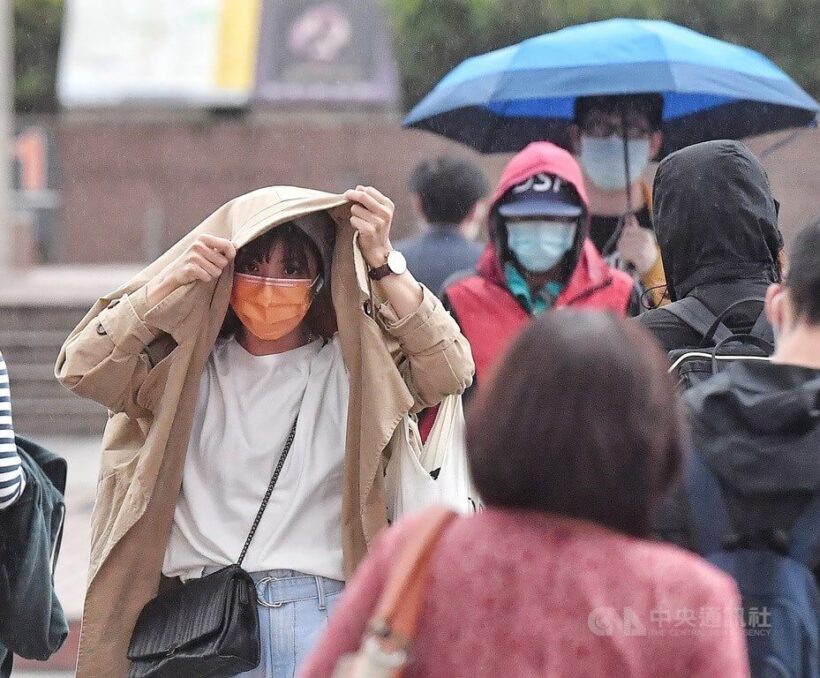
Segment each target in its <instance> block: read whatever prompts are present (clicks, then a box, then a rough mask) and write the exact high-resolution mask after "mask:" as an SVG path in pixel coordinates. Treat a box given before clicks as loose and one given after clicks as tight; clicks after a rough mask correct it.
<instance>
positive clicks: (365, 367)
mask: <svg viewBox="0 0 820 678" xmlns="http://www.w3.org/2000/svg"><path fill="white" fill-rule="evenodd" d="M392 216H393V204H392V202H391V201H390V200H389V199H388V198H386V197H385V196H383V195H382V194H381V193H379V192H378V191H377V190H376V189H373V188H370V187H364V186H359V187H357V188H356V189H354V190H350V191H347V192H346V193H345V194H344V195H343V196H341V195H332V194H328V193H323V192H319V191H313V190H308V189H301V188H294V187H271V188H264V189H260V190H258V191H254V192H252V193H249V194H246V195H243V196H240V197H239V198H236V199H234V200H232V201H231V202H229V203H227V204H226V205H224V206H223V207H221V208H220V209H219V210H217V211H216V212H215V213H214V214H212V215H211V216H210V217H208V219H206V220H205V221H204V222H203V223H202V224H200V225H199V226H198V227H197V228H196V229H194V230H193V231H192V232H191V233H190V234H189V235H188V236H186V237H185V238H183V239H182V240H181V241H180V242H179V243H177V245H175V246H174V247H173V248H171V249H170V250H169V251H168V252H167V253H166V254H165V255H163V256H162V257H160V259H158V260H157V261H156V262H154V263H153V264H151V265H150V266H148V267H147V268H146V269H145V270H144V271H142V272H141V273H140V274H139V275H137V276H136V277H135V278H134V279H133V280H131V281H130V282H128V283H127V284H126V285H124V286H123V287H121V288H120V289H119V290H117V291H115V292H114V293H112V294H110V295H108V296H107V297H104V298H102V299H100V300H99V301H98V302H97V303H96V305H95V306H94V308H92V309H91V311H90V312H89V313H88V315H87V316H86V317H85V318H84V319H83V321H82V322H81V323H80V325H79V326H78V327H77V328H76V329H75V330H74V331H73V332H72V334H71V335H70V336H69V338H68V340H67V341H66V343H65V345H64V346H63V349H62V351H61V353H60V356H59V358H58V362H57V366H56V374H57V377H58V379H59V380H60V381H61V382H62V383H63V384H64V385H66V386H67V387H68V388H69V389H71V390H72V391H74V392H75V393H77V394H78V395H81V396H84V397H87V398H91V399H93V400H96V401H97V402H100V403H102V404H103V405H105V406H106V407H107V408H109V410H110V418H109V421H108V424H107V426H106V430H105V436H104V440H103V454H102V463H101V471H100V479H99V484H98V491H97V501H96V504H95V507H94V515H93V519H92V529H93V532H92V547H91V563H90V572H89V584H88V591H87V595H86V602H85V610H84V613H83V626H82V633H81V639H80V650H79V658H78V668H77V675H78V676H81V677H85V676H88V677H92V676H93V677H94V678H100V677H102V676H124V675H126V673H127V671H128V660H127V658H126V652H127V649H128V644H129V640H130V638H131V635H132V632H133V629H134V626H135V624H136V620H137V617H138V615H139V614H140V611H141V610H142V609H143V607H144V606H145V604H146V603H147V602H148V601H149V600H151V599H152V598H153V597H155V596H156V595H157V593H158V591H159V590H160V585H161V583H163V584H164V583H166V581H167V580H166V579H165V578H166V577H167V578H170V579H173V578H180V579H181V580H183V581H190V580H192V579H195V578H197V577H201V576H205V575H207V574H209V573H211V572H214V571H215V570H218V569H219V568H221V567H224V566H225V565H228V564H230V563H235V562H236V561H237V558H238V556H239V553H240V551H241V550H242V548H243V544H244V542H245V538H246V536H247V534H248V531H249V530H250V528H251V524H252V523H253V521H254V517H255V515H256V513H257V510H258V509H259V506H260V502H262V499H263V495H265V492H266V490H267V489H268V484H269V481H270V480H271V474H272V473H273V471H274V467H275V466H276V465H277V461H279V459H280V454H281V452H282V450H283V447H284V446H285V442H286V440H287V439H289V438H290V439H292V446H291V449H290V452H289V454H288V455H287V457H286V459H285V462H284V465H283V466H282V467H281V476H280V477H279V479H278V482H277V484H276V485H275V487H274V490H273V492H272V493H271V494H270V501H269V503H268V505H267V508H266V510H265V512H264V514H263V515H262V518H261V520H260V521H259V525H258V529H257V530H256V533H255V535H254V537H253V541H252V542H251V544H250V547H249V548H248V551H247V556H246V558H245V560H244V562H243V565H242V566H243V568H244V569H245V570H246V571H248V572H249V573H251V576H252V577H253V579H254V581H255V582H256V584H257V592H258V596H259V602H260V604H259V606H258V611H259V620H260V631H261V641H262V652H261V655H262V660H261V663H260V665H259V667H258V668H257V669H255V670H253V671H250V672H248V673H246V674H242V675H247V676H291V675H293V674H294V672H295V670H296V668H297V667H298V665H299V663H300V661H301V659H302V658H303V657H304V656H305V655H306V653H307V652H308V651H309V650H310V647H311V645H312V643H313V641H314V640H315V639H316V638H317V637H318V634H319V632H320V631H321V630H322V628H323V627H324V625H325V624H326V620H327V614H328V612H329V610H331V609H332V607H333V604H334V602H335V599H336V598H337V597H338V595H339V593H340V592H341V589H342V586H343V581H344V579H345V578H346V577H347V576H348V575H349V574H350V573H351V572H352V571H353V569H354V568H355V566H356V565H357V563H358V562H359V561H360V560H361V558H362V557H363V556H364V554H365V552H366V550H367V548H368V546H369V544H370V543H371V541H372V540H373V538H374V537H375V536H376V534H377V533H378V532H379V531H380V530H381V529H382V528H383V527H384V526H385V524H386V508H385V494H384V481H383V476H384V473H383V468H384V461H385V459H386V458H388V457H389V455H390V453H391V451H392V449H393V447H394V445H395V444H397V443H398V440H399V436H400V435H401V432H400V431H399V432H397V427H398V424H399V422H400V421H401V420H402V418H403V417H404V416H405V415H406V414H407V413H414V412H418V411H419V410H421V409H423V408H426V407H430V406H432V405H435V404H436V403H438V402H440V401H441V400H442V399H443V398H444V397H445V396H447V395H449V394H452V393H460V392H462V391H463V390H464V389H465V388H466V387H467V386H468V385H469V384H470V383H471V380H472V374H473V361H472V357H471V354H470V349H469V346H468V344H467V342H466V340H465V339H464V337H463V336H462V335H461V333H460V332H459V330H458V327H457V325H456V324H455V322H454V321H453V320H452V319H451V317H450V316H449V315H448V314H447V313H446V311H444V309H443V307H442V306H441V304H440V303H439V302H438V301H437V300H436V298H435V297H434V296H433V295H432V294H431V293H430V292H429V291H428V290H426V289H425V288H423V287H422V286H421V285H419V283H417V282H416V281H415V280H414V278H413V277H412V275H411V274H410V272H409V271H406V270H405V271H404V272H403V271H402V268H403V267H402V266H401V257H397V256H396V254H391V253H392V252H393V250H392V247H391V245H390V224H391V221H392ZM388 257H389V258H390V262H389V263H388ZM412 444H415V445H419V446H420V442H419V441H418V440H414V441H412Z"/></svg>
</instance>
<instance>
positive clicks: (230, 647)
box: [128, 416, 299, 678]
mask: <svg viewBox="0 0 820 678" xmlns="http://www.w3.org/2000/svg"><path fill="white" fill-rule="evenodd" d="M298 420H299V417H298V416H297V417H296V420H295V421H294V422H293V426H291V429H290V433H289V434H288V439H287V441H286V442H285V447H284V449H283V450H282V455H281V456H280V457H279V462H278V463H277V464H276V469H275V470H274V472H273V477H272V478H271V481H270V484H269V485H268V490H267V492H266V493H265V498H264V499H263V500H262V505H261V506H260V507H259V511H258V512H257V514H256V519H255V520H254V521H253V526H252V527H251V531H250V533H249V534H248V538H247V539H246V540H245V546H244V547H243V548H242V553H241V554H240V556H239V559H238V560H237V561H236V564H234V565H228V566H227V567H223V568H222V569H221V570H217V571H216V572H214V573H212V574H209V575H206V576H204V577H200V578H199V579H191V580H189V581H187V582H185V583H184V584H182V585H181V586H179V587H177V588H175V589H173V590H171V591H168V592H166V593H161V594H160V595H158V596H157V597H156V598H154V599H153V600H151V601H149V602H148V603H147V604H146V605H145V607H144V608H143V609H142V612H141V613H140V616H139V618H138V619H137V624H136V627H135V628H134V633H133V635H132V636H131V644H130V645H129V647H128V659H129V660H130V662H131V664H130V667H129V670H128V676H129V678H166V677H167V678H202V677H204V676H208V677H209V678H223V677H224V678H227V677H228V676H235V675H236V674H237V673H242V672H243V671H250V670H251V669H255V668H256V667H257V666H259V661H260V658H261V657H260V638H259V617H258V616H257V611H256V585H255V584H254V581H253V579H252V578H251V576H250V575H249V574H248V573H247V572H245V570H243V569H242V561H243V560H244V559H245V555H246V554H247V552H248V547H249V546H250V544H251V540H252V539H253V535H254V533H255V532H256V528H257V527H258V526H259V521H260V520H262V514H263V513H264V512H265V508H266V507H267V505H268V501H269V500H270V496H271V493H272V492H273V488H274V486H275V485H276V481H277V480H278V479H279V474H280V473H281V471H282V467H283V466H284V465H285V459H286V458H287V456H288V452H290V448H291V445H292V444H293V438H294V436H295V435H296V423H297V422H298Z"/></svg>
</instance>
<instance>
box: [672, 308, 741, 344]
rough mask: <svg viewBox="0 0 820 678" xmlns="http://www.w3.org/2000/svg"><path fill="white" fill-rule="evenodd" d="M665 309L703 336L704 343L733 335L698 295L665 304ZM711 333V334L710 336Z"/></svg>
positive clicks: (722, 339)
mask: <svg viewBox="0 0 820 678" xmlns="http://www.w3.org/2000/svg"><path fill="white" fill-rule="evenodd" d="M663 310H664V311H668V312H669V313H671V314H672V315H674V316H675V317H677V318H678V319H679V320H682V321H683V322H685V323H686V324H687V325H688V326H689V327H691V328H692V329H693V330H694V331H695V332H697V333H698V334H699V335H700V336H701V337H703V339H704V341H703V343H708V342H709V341H711V340H712V339H714V340H715V341H724V340H726V339H728V338H729V337H731V336H732V331H731V330H730V329H729V328H728V327H726V325H724V324H723V323H722V322H720V320H719V319H718V318H717V317H716V316H715V314H714V313H712V312H711V311H710V310H709V309H708V308H706V305H705V304H704V303H703V302H702V301H701V300H700V299H698V298H696V297H684V298H683V299H680V300H679V301H676V302H674V303H671V304H669V305H668V306H664V307H663ZM710 334H711V336H709V335H710ZM703 343H702V345H703Z"/></svg>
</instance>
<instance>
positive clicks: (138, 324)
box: [56, 187, 473, 678]
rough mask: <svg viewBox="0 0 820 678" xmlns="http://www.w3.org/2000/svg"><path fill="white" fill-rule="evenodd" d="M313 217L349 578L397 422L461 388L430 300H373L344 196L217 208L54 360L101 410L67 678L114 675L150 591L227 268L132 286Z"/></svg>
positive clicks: (270, 194)
mask: <svg viewBox="0 0 820 678" xmlns="http://www.w3.org/2000/svg"><path fill="white" fill-rule="evenodd" d="M320 210H328V211H329V212H330V214H331V215H332V216H333V218H334V221H335V222H336V224H337V235H336V246H335V250H334V254H333V266H332V275H331V287H332V298H333V306H334V309H335V312H336V316H337V322H338V327H339V336H340V341H341V346H342V353H343V356H344V360H345V364H346V366H347V369H348V372H349V376H350V405H349V413H348V420H347V443H346V451H345V455H346V456H345V466H344V488H343V501H342V525H341V530H342V541H343V546H344V561H345V563H344V564H345V571H346V572H347V573H348V574H349V573H350V572H351V571H352V570H353V568H354V567H355V566H356V564H357V563H358V562H359V560H360V559H361V558H362V556H363V555H364V553H365V551H366V549H367V547H368V544H369V543H370V542H371V540H372V539H373V538H374V537H375V535H376V533H377V532H379V530H381V529H382V528H383V527H384V526H385V524H386V518H385V497H384V483H383V464H384V461H385V459H386V458H389V455H390V452H391V448H392V446H393V444H394V441H393V437H394V434H396V431H397V425H398V423H399V422H400V421H401V419H402V417H403V416H404V415H405V414H406V413H408V412H413V411H417V410H419V409H421V408H423V407H426V406H430V405H433V404H435V403H437V402H439V401H440V400H442V399H443V398H444V396H446V395H448V394H450V393H459V392H462V391H463V390H464V389H465V388H466V387H467V386H468V385H469V384H470V382H471V380H472V374H473V361H472V356H471V354H470V349H469V346H468V344H467V341H466V340H465V338H464V337H463V336H462V335H461V333H460V331H459V329H458V327H457V325H456V323H455V322H454V321H453V319H452V318H451V317H450V316H449V314H448V313H447V312H446V311H445V310H444V309H443V308H442V306H441V304H440V303H439V302H438V301H437V300H436V299H435V297H434V296H433V295H432V294H430V292H429V291H427V290H425V292H424V300H423V302H422V305H421V307H420V308H419V309H418V310H417V311H416V312H415V313H414V314H412V315H411V316H409V317H406V318H404V319H402V320H401V321H399V320H398V319H397V318H396V316H395V314H394V313H393V312H392V309H391V308H390V306H389V304H386V303H382V302H381V301H380V299H379V298H375V297H373V296H372V292H373V291H374V290H373V289H372V288H371V286H370V285H369V278H368V277H367V274H366V270H367V269H366V265H365V263H364V260H363V258H362V255H361V253H360V251H359V249H358V246H357V245H356V238H355V231H354V229H353V228H352V227H351V225H350V223H349V205H348V204H347V203H346V201H345V200H344V198H343V197H341V196H339V195H332V194H328V193H323V192H319V191H313V190H308V189H301V188H294V187H271V188H264V189H260V190H258V191H254V192H252V193H248V194H247V195H243V196H240V197H239V198H236V199H235V200H232V201H231V202H229V203H227V204H226V205H224V206H222V207H221V208H220V209H219V210H217V211H216V212H215V213H214V214H212V215H211V216H210V217H208V218H207V219H206V220H205V221H204V222H202V224H200V225H199V226H198V227H197V228H195V229H194V230H193V231H192V232H191V233H190V234H188V235H187V236H186V237H184V238H183V239H182V240H181V241H180V242H179V243H177V244H176V245H175V246H174V247H172V248H171V249H170V250H169V251H168V252H166V253H165V254H164V255H163V256H162V257H160V258H159V259H158V260H157V261H155V262H154V263H153V264H151V265H150V266H148V267H147V268H146V269H145V270H143V271H142V272H141V273H140V274H139V275H137V276H136V277H135V278H134V279H133V280H131V281H130V282H128V283H127V284H125V285H124V286H122V287H121V288H120V289H118V290H116V291H115V292H113V293H111V294H110V295H108V296H106V297H103V298H102V299H100V300H99V301H97V303H96V304H95V305H94V307H93V308H92V309H91V311H90V312H89V313H88V315H86V317H85V318H84V319H83V321H82V322H81V323H80V324H79V325H78V326H77V328H76V329H75V330H74V331H73V332H72V333H71V335H70V336H69V337H68V339H67V340H66V342H65V345H64V346H63V348H62V350H61V352H60V355H59V358H58V360H57V365H56V376H57V378H58V379H59V380H60V382H61V383H62V384H64V385H65V386H66V387H68V388H69V389H71V390H72V391H73V392H75V393H77V394H78V395H81V396H84V397H87V398H91V399H93V400H96V401H97V402H99V403H101V404H103V405H104V406H105V407H107V408H108V409H109V410H110V418H109V421H108V424H107V426H106V428H105V435H104V438H103V452H102V463H101V469H100V476H99V481H98V486H97V500H96V504H95V506H94V513H93V518H92V543H91V561H90V562H91V564H90V571H89V579H88V590H87V593H86V600H85V609H84V612H83V624H82V632H81V638H80V651H79V659H78V668H77V675H78V676H81V677H88V678H101V677H103V676H116V677H118V678H119V677H121V676H125V675H126V672H127V659H126V651H127V647H128V642H129V640H130V637H131V633H132V630H133V628H134V624H135V623H136V619H137V616H138V614H139V612H140V610H141V609H142V607H143V606H144V605H145V603H146V602H147V601H148V600H150V599H151V598H152V597H154V596H155V595H156V593H157V590H158V586H159V582H160V571H161V567H162V562H163V556H164V552H165V546H166V542H167V539H168V534H169V531H170V528H171V524H172V520H173V514H174V507H175V504H176V501H177V496H178V494H179V490H180V486H181V482H182V470H183V464H184V461H185V453H186V450H187V446H188V440H189V437H190V430H191V425H192V419H193V413H194V408H195V405H196V399H197V395H198V387H199V380H200V375H201V373H202V371H203V369H204V366H205V364H206V361H207V359H208V355H209V354H210V352H211V349H212V347H213V344H214V342H215V340H216V338H217V335H218V333H219V330H220V327H221V324H222V321H223V318H224V316H225V312H226V310H227V308H228V302H229V298H230V290H231V284H232V280H233V275H232V268H231V267H228V268H227V269H226V270H225V271H224V272H223V274H222V276H221V277H220V278H219V279H218V280H216V281H213V282H211V283H202V282H197V283H191V284H189V285H186V286H184V287H182V288H180V289H178V290H176V291H175V292H173V293H172V294H171V295H169V296H168V297H167V298H166V299H164V300H163V301H161V302H160V303H159V304H157V305H156V306H155V307H153V308H148V306H147V302H146V294H145V283H146V282H147V281H148V280H150V279H151V278H152V277H153V276H155V275H156V274H157V273H158V272H159V271H161V270H162V269H163V268H164V267H165V266H166V265H167V264H169V263H170V262H172V261H174V260H177V259H179V258H180V257H181V256H182V254H183V253H184V252H185V250H186V249H187V247H188V246H189V245H190V244H191V242H192V240H193V239H194V238H195V237H196V236H197V235H199V234H201V233H209V234H213V235H216V236H221V237H224V238H230V239H231V240H232V241H233V243H234V244H235V245H236V246H237V247H242V245H244V244H246V243H247V242H249V241H251V240H253V239H254V238H256V237H257V236H259V235H261V234H262V233H264V232H265V231H266V230H268V229H269V228H271V227H274V226H277V225H278V224H281V223H283V222H285V221H288V220H290V219H293V218H294V217H297V216H301V215H304V214H308V213H311V212H315V211H320ZM416 444H417V445H418V444H420V443H419V442H418V441H416Z"/></svg>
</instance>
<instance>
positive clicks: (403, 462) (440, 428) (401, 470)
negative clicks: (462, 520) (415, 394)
mask: <svg viewBox="0 0 820 678" xmlns="http://www.w3.org/2000/svg"><path fill="white" fill-rule="evenodd" d="M399 426H400V432H399V435H400V444H398V445H396V447H395V449H394V450H393V456H392V457H391V458H390V461H389V462H388V464H387V471H386V476H385V484H386V492H387V511H388V517H389V519H390V521H391V522H395V521H396V520H398V519H399V518H401V517H402V516H403V515H405V514H407V513H413V512H416V511H420V510H421V509H423V508H426V507H427V506H430V505H432V504H444V505H447V506H451V507H452V508H454V509H455V510H456V511H459V512H461V513H473V512H475V511H477V510H479V509H480V508H481V504H480V501H479V498H478V494H477V493H476V491H475V488H474V486H473V482H472V480H471V478H470V469H469V468H468V466H467V449H466V445H465V443H464V409H463V408H462V405H461V396H460V395H451V396H447V398H445V399H444V400H443V401H442V402H441V405H439V409H438V413H437V414H436V420H435V422H434V423H433V428H432V430H431V431H430V435H429V437H428V438H427V442H425V443H424V445H423V446H422V449H421V450H420V451H419V450H418V449H414V447H416V448H417V445H418V441H419V440H420V437H419V433H418V426H417V424H416V422H415V421H414V420H413V419H412V418H411V417H410V416H407V415H405V417H404V419H403V420H402V422H401V423H400V424H399ZM413 440H415V441H416V445H415V446H414V445H413V444H412V441H413ZM435 469H439V472H438V476H437V477H436V478H433V477H432V476H431V475H430V472H431V471H434V470H435Z"/></svg>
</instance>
